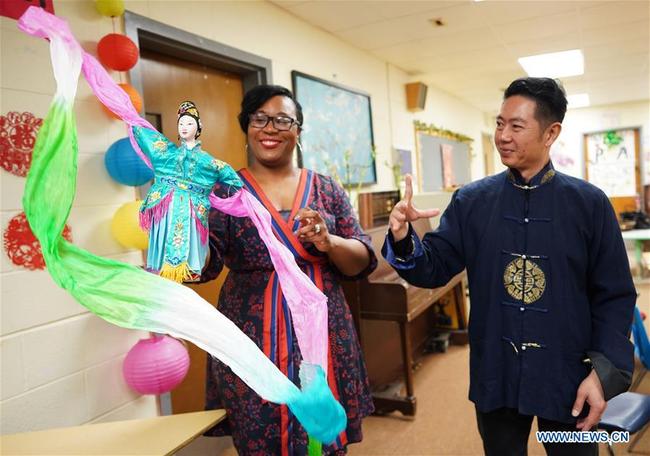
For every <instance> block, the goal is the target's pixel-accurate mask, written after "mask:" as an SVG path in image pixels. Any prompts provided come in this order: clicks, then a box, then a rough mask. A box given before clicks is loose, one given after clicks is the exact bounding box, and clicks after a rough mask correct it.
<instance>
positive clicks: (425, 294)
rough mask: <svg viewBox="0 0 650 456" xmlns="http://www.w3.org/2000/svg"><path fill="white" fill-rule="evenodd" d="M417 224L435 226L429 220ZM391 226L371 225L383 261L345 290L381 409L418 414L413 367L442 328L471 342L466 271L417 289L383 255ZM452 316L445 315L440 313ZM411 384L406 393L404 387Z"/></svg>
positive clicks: (420, 228) (418, 228)
mask: <svg viewBox="0 0 650 456" xmlns="http://www.w3.org/2000/svg"><path fill="white" fill-rule="evenodd" d="M413 228H414V229H415V231H416V232H417V233H418V235H419V236H420V237H422V236H423V235H424V233H426V232H427V231H430V230H431V228H430V224H429V221H428V220H427V219H424V220H418V221H417V222H415V223H414V224H413ZM386 231H387V226H380V227H375V228H370V229H367V230H366V233H367V234H369V235H370V236H371V238H372V243H373V248H374V250H375V253H376V255H377V259H378V261H379V264H378V267H377V269H376V270H375V271H374V272H373V273H372V274H371V275H370V276H369V277H368V278H367V279H363V280H360V281H357V282H345V283H344V289H345V292H346V298H347V300H348V303H349V305H350V309H351V311H352V314H353V316H354V317H355V323H356V325H357V331H358V332H359V335H360V340H361V345H362V348H363V351H364V356H365V360H366V365H367V368H368V373H369V377H370V384H371V388H372V390H373V400H374V403H375V409H376V411H377V413H380V414H382V413H388V412H391V411H394V410H398V411H400V412H402V413H403V414H404V415H415V411H416V398H415V391H414V389H413V371H414V368H416V367H417V364H416V363H415V362H414V361H417V359H418V358H420V357H421V355H422V353H423V348H425V344H426V343H427V342H428V341H431V338H432V336H433V335H435V334H436V333H440V332H441V331H443V332H446V333H447V335H449V334H451V341H452V343H462V344H465V343H467V302H466V297H465V282H466V274H465V271H463V272H462V273H460V274H458V275H457V276H455V277H454V278H452V280H451V281H450V282H449V283H447V284H446V285H445V286H443V287H440V288H436V289H424V288H417V287H414V286H412V285H409V284H408V283H407V282H406V281H405V280H403V279H402V278H400V277H399V276H398V275H397V273H396V272H395V271H394V270H393V268H392V267H391V266H390V265H389V264H388V263H387V262H386V260H384V259H383V258H382V256H381V246H382V245H383V242H384V237H385V235H386ZM441 311H442V313H443V315H445V316H446V317H448V318H445V319H442V320H443V321H442V322H441V318H440V313H441ZM396 379H399V380H397V381H396ZM403 389H405V390H406V391H405V392H406V395H405V396H404V395H403V394H401V393H400V392H401V391H402V390H403Z"/></svg>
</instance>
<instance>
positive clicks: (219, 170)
mask: <svg viewBox="0 0 650 456" xmlns="http://www.w3.org/2000/svg"><path fill="white" fill-rule="evenodd" d="M211 165H212V169H213V170H214V173H215V181H216V183H218V184H221V185H222V186H225V187H226V188H228V189H230V190H231V191H232V192H235V191H237V190H239V189H241V188H242V187H243V186H244V183H243V182H242V180H241V178H240V177H239V174H237V171H235V170H234V169H233V167H232V166H230V165H229V164H228V163H226V162H224V161H221V160H219V159H217V158H213V159H212V163H211ZM228 196H229V195H228Z"/></svg>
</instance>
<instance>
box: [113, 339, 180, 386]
mask: <svg viewBox="0 0 650 456" xmlns="http://www.w3.org/2000/svg"><path fill="white" fill-rule="evenodd" d="M189 368H190V356H189V354H188V353H187V349H186V348H185V347H184V346H183V344H181V343H180V342H179V341H178V340H176V339H174V338H173V337H169V336H157V335H156V336H152V337H150V338H148V339H140V340H139V341H138V343H136V344H135V345H134V346H133V348H131V350H129V353H128V354H127V355H126V358H124V364H123V365H122V372H123V373H124V380H126V383H127V384H128V385H129V386H130V387H131V388H133V389H134V390H135V391H137V392H138V393H140V394H163V393H167V392H169V391H171V390H173V389H174V388H176V387H177V386H178V385H179V384H180V383H181V382H182V381H183V379H184V378H185V375H186V374H187V371H188V369H189Z"/></svg>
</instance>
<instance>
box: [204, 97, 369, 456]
mask: <svg viewBox="0 0 650 456" xmlns="http://www.w3.org/2000/svg"><path fill="white" fill-rule="evenodd" d="M302 122H303V116H302V109H301V107H300V104H299V103H298V102H297V101H296V99H295V98H294V96H293V94H292V93H291V92H290V91H289V90H288V89H286V88H284V87H280V86H269V85H263V86H258V87H255V88H253V89H251V90H250V91H248V92H247V93H246V94H245V96H244V99H243V101H242V110H241V113H240V114H239V123H240V126H241V128H242V130H243V131H244V133H245V134H246V138H247V141H246V142H247V144H246V147H247V150H248V153H249V157H250V167H249V168H247V169H242V170H240V171H239V176H240V177H241V179H242V181H243V182H244V185H245V187H246V188H247V189H248V190H249V191H250V192H251V193H253V195H255V196H256V197H257V198H258V199H259V200H260V202H261V203H262V204H263V205H264V206H266V208H267V209H268V210H269V212H270V213H271V216H272V223H273V228H274V231H275V234H276V235H277V236H278V238H279V239H280V241H281V242H283V243H284V244H285V245H286V246H287V247H288V248H289V250H290V251H291V252H292V253H293V254H294V257H295V259H296V262H297V263H298V265H299V266H300V267H301V268H302V269H303V271H305V273H306V274H307V275H308V276H309V277H310V278H311V279H312V280H313V282H314V283H315V284H316V285H317V286H318V287H319V288H320V289H321V290H322V291H323V292H324V293H325V295H326V296H327V297H328V311H329V324H328V330H329V360H328V366H329V369H328V370H329V372H328V383H329V385H330V388H331V390H332V392H333V393H334V395H335V397H336V398H337V399H338V400H339V402H340V403H341V404H342V405H343V407H344V408H345V410H346V413H347V418H348V426H347V429H346V430H345V431H344V432H342V433H341V434H340V435H339V437H338V438H337V440H336V442H335V443H334V444H332V445H329V446H324V447H323V454H334V455H338V454H345V453H346V446H347V445H348V444H349V443H354V442H359V441H361V438H362V435H361V419H362V418H363V417H365V416H367V415H369V414H370V413H371V412H372V411H373V405H372V399H371V397H370V392H369V386H368V378H367V375H366V368H365V364H364V361H363V359H362V355H361V349H360V346H359V341H358V339H357V334H356V331H355V329H354V324H353V320H352V316H351V314H350V310H349V308H348V306H347V303H346V302H345V298H344V296H343V290H342V288H341V285H340V283H339V280H340V279H341V278H343V277H347V278H360V277H363V276H365V275H368V274H369V273H370V272H372V270H373V269H374V268H375V267H376V264H377V260H376V258H375V255H374V253H373V251H372V246H371V244H370V238H369V237H368V236H366V235H365V234H364V233H363V232H362V230H361V228H360V226H359V223H358V221H357V219H356V216H355V215H354V211H353V210H352V207H351V205H350V202H349V201H348V198H347V195H346V194H345V192H344V191H343V189H342V188H341V187H340V186H339V185H337V184H336V183H335V182H334V181H333V179H332V178H330V177H327V176H323V175H320V174H317V173H315V172H313V171H311V170H307V169H300V168H298V167H297V166H296V165H295V161H294V149H295V148H296V145H297V143H298V137H299V135H300V131H301V126H302ZM214 192H215V194H216V195H217V196H219V197H226V196H228V194H227V193H228V188H226V187H220V186H216V187H215V189H214ZM224 265H225V266H226V267H228V269H229V270H230V272H229V273H228V277H227V278H226V281H225V283H224V285H223V287H222V289H221V294H220V296H219V305H218V307H219V310H220V311H221V312H222V313H223V314H224V315H225V316H226V317H228V318H230V319H231V320H232V321H233V322H234V323H235V324H236V325H237V326H239V328H241V329H242V331H244V332H245V333H246V334H247V335H248V336H249V337H250V338H251V339H252V340H254V341H255V342H256V343H257V344H258V346H259V347H260V348H261V349H262V350H264V352H265V353H266V355H267V356H268V357H269V359H271V361H273V362H274V363H275V364H276V365H277V366H278V368H279V369H280V370H281V371H282V372H283V373H285V374H286V375H287V376H288V377H289V378H290V379H292V380H293V381H294V382H295V383H298V381H299V380H298V371H299V368H300V359H301V357H300V352H299V349H298V345H297V342H296V338H295V335H294V333H293V326H292V323H291V314H290V312H289V310H288V308H287V306H286V302H285V301H284V299H283V295H282V289H281V288H280V286H279V283H278V278H277V275H276V273H275V272H274V270H273V265H272V263H271V260H270V258H269V256H268V253H267V250H266V247H265V246H264V244H263V242H262V240H261V239H260V238H259V236H258V234H257V231H256V229H255V227H254V226H253V225H252V223H251V222H250V220H249V219H248V218H237V217H231V216H228V215H225V214H223V213H222V212H219V211H216V210H212V211H211V212H210V255H209V260H208V263H207V266H206V268H205V269H204V271H203V275H202V280H203V281H207V280H212V279H214V278H216V277H217V276H218V275H219V273H220V272H221V270H222V268H223V266H224ZM206 407H207V408H225V409H226V411H227V412H228V420H226V421H225V422H224V423H223V424H220V425H218V426H217V427H216V428H214V429H212V430H211V431H209V433H208V434H209V435H224V434H228V433H229V434H232V437H233V441H234V443H235V446H236V448H237V451H238V452H239V454H242V455H248V454H250V455H253V454H264V455H304V454H307V435H306V433H305V431H304V430H303V428H302V427H301V426H300V424H299V423H298V422H297V421H296V420H295V419H294V418H293V417H292V415H291V412H290V411H289V410H288V409H287V407H286V406H280V405H276V404H272V403H269V402H265V401H263V400H262V399H261V398H260V397H259V396H258V395H257V394H255V393H254V392H253V391H252V390H251V389H249V388H248V387H247V386H246V385H245V384H244V382H242V381H241V380H240V379H239V378H238V377H237V376H235V375H234V374H233V373H232V372H231V371H230V369H229V368H228V367H226V366H225V365H224V364H222V363H221V362H219V361H218V360H217V359H214V358H212V357H210V356H208V375H207V391H206Z"/></svg>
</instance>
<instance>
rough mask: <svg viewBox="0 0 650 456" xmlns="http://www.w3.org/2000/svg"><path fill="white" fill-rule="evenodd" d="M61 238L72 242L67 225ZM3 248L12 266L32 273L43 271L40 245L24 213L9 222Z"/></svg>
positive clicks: (43, 264) (43, 260) (43, 262)
mask: <svg viewBox="0 0 650 456" xmlns="http://www.w3.org/2000/svg"><path fill="white" fill-rule="evenodd" d="M63 237H64V238H66V239H67V240H68V241H69V242H72V231H71V230H70V227H69V226H67V225H66V226H65V228H63ZM4 247H5V252H7V256H8V257H9V259H10V260H11V262H12V263H13V264H15V265H17V266H23V267H24V268H27V269H31V270H32V271H34V270H37V269H45V259H44V258H43V253H42V251H41V244H40V243H39V242H38V239H36V236H34V233H32V229H31V228H30V227H29V223H27V217H26V216H25V213H24V212H21V213H20V214H18V215H17V216H15V217H14V218H12V219H11V220H9V225H8V226H7V228H6V229H5V232H4Z"/></svg>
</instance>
